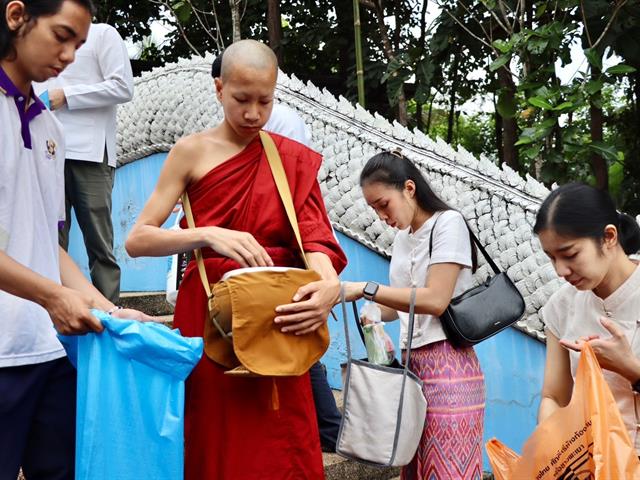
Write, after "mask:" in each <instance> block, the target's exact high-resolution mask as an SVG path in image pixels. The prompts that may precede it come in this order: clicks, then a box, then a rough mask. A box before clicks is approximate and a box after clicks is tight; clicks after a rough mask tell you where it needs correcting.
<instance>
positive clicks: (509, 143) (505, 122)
mask: <svg viewBox="0 0 640 480" xmlns="http://www.w3.org/2000/svg"><path fill="white" fill-rule="evenodd" d="M498 81H499V82H500V86H501V87H502V88H503V89H504V90H505V92H506V94H507V95H509V96H511V97H512V98H515V95H516V86H515V84H514V83H513V80H512V78H511V74H510V73H509V72H508V71H506V70H505V69H504V68H500V69H498ZM517 141H518V122H517V120H516V118H515V117H513V118H504V117H503V118H502V159H503V161H504V162H505V163H506V164H507V165H509V166H510V167H511V168H513V169H514V170H515V171H516V172H518V171H520V162H519V161H518V148H517V147H516V145H515V144H516V142H517Z"/></svg>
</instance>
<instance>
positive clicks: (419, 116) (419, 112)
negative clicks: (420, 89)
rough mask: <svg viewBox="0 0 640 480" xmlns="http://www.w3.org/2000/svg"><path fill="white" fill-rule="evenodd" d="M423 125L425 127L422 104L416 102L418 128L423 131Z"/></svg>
mask: <svg viewBox="0 0 640 480" xmlns="http://www.w3.org/2000/svg"><path fill="white" fill-rule="evenodd" d="M422 127H424V121H423V119H422V104H421V103H416V128H417V129H418V130H420V131H422Z"/></svg>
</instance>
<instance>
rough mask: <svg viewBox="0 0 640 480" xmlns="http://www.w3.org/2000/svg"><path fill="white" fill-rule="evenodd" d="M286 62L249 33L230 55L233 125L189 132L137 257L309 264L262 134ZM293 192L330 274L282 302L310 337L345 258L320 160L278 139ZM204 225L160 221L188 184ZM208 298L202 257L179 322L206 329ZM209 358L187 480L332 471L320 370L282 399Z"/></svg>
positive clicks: (147, 215)
mask: <svg viewBox="0 0 640 480" xmlns="http://www.w3.org/2000/svg"><path fill="white" fill-rule="evenodd" d="M276 76H277V60H276V57H275V55H274V54H273V52H272V51H271V50H270V49H269V48H268V47H267V46H266V45H264V44H262V43H260V42H256V41H253V40H242V41H239V42H236V43H234V44H232V45H231V46H229V47H228V49H227V50H226V51H225V55H224V60H223V64H222V71H221V76H220V77H219V78H216V79H215V89H216V95H217V97H218V100H219V101H220V103H221V104H222V107H223V110H224V120H223V122H222V123H221V124H220V125H218V126H217V127H215V128H213V129H210V130H205V131H202V132H199V133H196V134H193V135H189V136H187V137H184V138H182V139H180V140H179V141H178V142H177V143H176V145H175V146H174V147H173V149H172V150H171V152H170V153H169V155H168V157H167V160H166V162H165V164H164V167H163V169H162V172H161V174H160V178H159V180H158V184H157V185H156V188H155V190H154V192H153V193H152V194H151V197H150V198H149V201H148V202H147V204H146V205H145V207H144V209H143V211H142V213H141V214H140V217H139V218H138V220H137V222H136V224H135V225H134V227H133V229H132V230H131V233H130V235H129V238H128V239H127V242H126V248H127V251H128V252H129V254H130V255H131V256H132V257H137V256H142V255H146V256H165V255H172V254H174V253H176V252H183V251H188V250H192V249H194V248H198V247H199V248H202V251H203V255H204V257H205V266H206V270H207V275H208V278H209V281H211V282H214V281H217V280H219V279H220V278H221V277H222V275H223V274H224V273H225V272H227V271H229V270H233V269H235V268H240V267H255V266H273V265H276V266H294V267H300V266H302V262H301V259H300V255H299V253H298V248H297V246H296V241H295V237H294V235H293V232H292V229H291V226H290V224H289V222H288V220H287V217H286V213H285V210H284V207H283V205H282V201H281V200H280V197H279V195H278V192H277V190H276V186H275V183H274V180H273V177H272V174H271V170H270V168H269V164H268V162H267V159H266V155H265V153H264V151H263V148H262V144H261V142H260V139H259V135H258V133H259V131H260V129H261V128H262V126H263V125H264V124H265V123H266V121H267V120H268V118H269V116H270V114H271V108H272V106H273V96H274V88H275V84H276ZM272 137H273V139H274V142H275V143H276V146H277V148H278V151H279V153H280V156H281V158H282V163H283V165H284V169H285V172H286V175H287V179H288V182H289V185H290V188H291V194H292V197H293V202H294V206H295V209H296V213H297V217H298V223H299V226H300V233H301V236H302V242H303V246H304V250H305V252H307V253H306V257H307V260H308V262H309V264H310V265H311V267H312V268H313V269H314V270H315V271H316V272H318V274H319V275H320V276H321V280H320V281H317V282H313V283H310V284H308V285H305V286H303V287H301V288H300V289H299V290H298V292H297V293H296V294H295V295H294V297H293V299H292V302H291V303H290V304H288V305H283V306H280V307H278V308H277V312H278V313H277V315H278V316H277V317H276V318H275V322H276V323H278V324H279V325H282V331H284V332H288V333H289V334H291V335H304V334H307V333H309V332H312V331H314V330H315V329H317V328H318V327H319V326H321V325H322V324H323V323H324V322H326V321H327V316H328V315H329V312H330V310H331V307H332V306H333V305H334V303H335V302H336V301H337V298H338V295H339V281H338V276H337V273H336V272H340V271H341V270H342V269H343V268H344V266H345V264H346V259H345V256H344V253H343V252H342V250H341V249H340V247H339V245H338V244H337V242H336V240H335V237H334V236H333V234H332V231H331V226H330V223H329V221H328V218H327V214H326V210H325V207H324V203H323V199H322V196H321V193H320V188H319V185H318V182H317V179H316V177H317V172H318V169H319V167H320V163H321V160H322V159H321V156H320V155H319V154H318V153H316V152H314V151H313V150H310V149H308V148H307V147H305V146H303V145H301V144H300V143H297V142H295V141H292V140H289V139H287V138H285V137H281V136H279V135H276V134H272ZM185 190H186V191H187V192H188V194H189V197H190V200H191V205H192V210H193V215H194V218H195V224H196V225H197V228H196V229H187V228H186V222H185V221H184V219H183V223H184V224H183V225H182V227H183V229H182V230H181V231H172V230H164V229H161V228H160V226H161V225H162V224H163V223H164V221H165V220H166V219H167V217H168V216H169V214H170V213H171V211H172V209H173V207H174V206H175V204H176V201H177V200H178V198H179V197H180V195H181V194H182V192H183V191H185ZM205 317H207V306H206V294H205V291H204V288H203V286H202V284H201V281H200V278H199V276H198V271H197V266H196V264H195V261H192V262H191V263H190V265H189V266H188V267H187V270H186V272H185V275H184V279H183V281H182V284H181V286H180V290H179V293H178V300H177V304H176V309H175V315H174V323H175V326H176V327H177V328H179V329H180V331H181V332H182V334H183V335H186V336H202V335H203V333H204V320H205ZM223 373H224V370H223V368H221V367H220V366H219V365H217V364H216V363H214V362H212V361H211V360H209V359H208V358H206V357H203V359H202V360H201V362H200V363H199V364H198V366H197V367H196V369H195V370H194V371H193V373H192V374H191V376H190V378H189V379H188V381H187V385H186V413H185V415H186V417H185V478H186V479H187V480H223V479H224V480H258V479H260V480H263V479H270V480H277V479H283V480H284V479H290V480H294V479H295V480H298V479H322V478H324V473H323V465H322V455H321V450H320V442H319V435H318V427H317V423H316V418H315V408H314V402H313V397H312V393H311V385H310V380H309V375H308V374H305V375H303V376H300V377H279V378H278V380H277V382H278V391H279V399H280V406H279V409H277V410H274V409H273V404H272V396H271V395H272V387H273V384H272V379H271V378H237V377H230V376H227V375H224V374H223Z"/></svg>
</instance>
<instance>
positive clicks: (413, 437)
mask: <svg viewBox="0 0 640 480" xmlns="http://www.w3.org/2000/svg"><path fill="white" fill-rule="evenodd" d="M415 299H416V290H415V288H414V289H413V290H412V292H411V304H410V308H409V344H408V346H407V356H406V358H407V359H409V357H410V355H411V341H412V338H413V323H414V307H415ZM341 301H342V315H343V321H344V332H345V339H346V344H347V373H346V379H345V387H344V401H343V412H344V413H343V417H342V423H341V425H340V432H339V434H338V443H337V447H336V451H337V453H339V454H340V455H342V456H344V457H347V458H350V459H353V460H357V461H359V462H363V463H367V464H369V465H377V466H385V467H386V466H402V465H407V464H408V463H409V462H410V461H411V459H412V458H413V456H414V455H415V453H416V450H417V448H418V444H419V443H420V438H421V437H422V430H423V428H424V422H425V417H426V413H427V400H426V399H425V398H424V394H423V393H422V381H421V380H420V379H419V378H418V377H417V376H416V375H415V374H414V373H412V372H411V371H409V367H408V364H409V362H408V361H407V364H406V365H405V366H404V367H402V368H394V367H387V366H382V365H374V364H372V363H369V362H367V361H366V360H354V359H353V358H352V356H351V344H350V341H349V327H348V325H347V324H348V317H347V308H346V305H345V300H344V290H343V291H342V292H341ZM357 321H358V319H357V318H356V322H357Z"/></svg>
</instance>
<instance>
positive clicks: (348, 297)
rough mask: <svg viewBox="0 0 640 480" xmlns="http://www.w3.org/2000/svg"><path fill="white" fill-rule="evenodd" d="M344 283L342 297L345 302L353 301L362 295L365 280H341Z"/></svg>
mask: <svg viewBox="0 0 640 480" xmlns="http://www.w3.org/2000/svg"><path fill="white" fill-rule="evenodd" d="M342 284H343V285H344V299H345V301H347V302H355V301H356V300H360V299H361V298H362V296H363V290H364V287H365V286H366V285H367V284H366V282H343V283H342Z"/></svg>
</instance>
